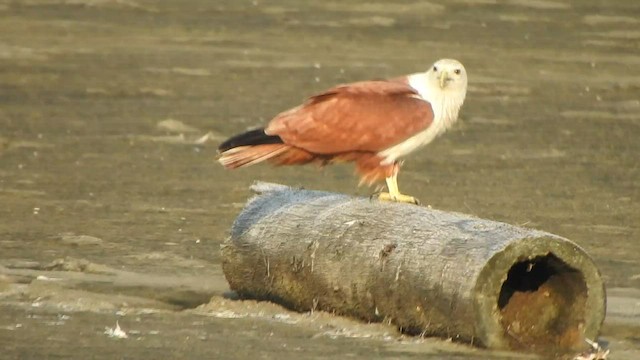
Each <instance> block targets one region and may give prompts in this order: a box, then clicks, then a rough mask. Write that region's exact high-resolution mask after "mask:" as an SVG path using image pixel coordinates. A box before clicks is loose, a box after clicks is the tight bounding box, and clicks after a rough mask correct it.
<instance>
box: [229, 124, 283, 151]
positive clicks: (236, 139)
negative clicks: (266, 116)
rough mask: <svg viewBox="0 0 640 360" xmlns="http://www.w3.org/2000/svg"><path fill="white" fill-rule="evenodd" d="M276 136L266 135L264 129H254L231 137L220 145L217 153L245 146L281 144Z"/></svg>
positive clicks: (280, 140)
mask: <svg viewBox="0 0 640 360" xmlns="http://www.w3.org/2000/svg"><path fill="white" fill-rule="evenodd" d="M282 143H283V142H282V139H281V138H280V136H278V135H267V134H266V133H265V132H264V129H255V130H250V131H247V132H244V133H242V134H238V135H236V136H233V137H231V138H229V139H228V140H226V141H225V142H223V143H222V144H220V146H219V147H218V151H220V152H221V153H222V152H225V151H228V150H231V149H233V148H237V147H240V146H247V145H263V144H282Z"/></svg>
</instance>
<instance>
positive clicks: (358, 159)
mask: <svg viewBox="0 0 640 360" xmlns="http://www.w3.org/2000/svg"><path fill="white" fill-rule="evenodd" d="M466 93H467V73H466V71H465V68H464V66H462V64H461V63H460V62H459V61H457V60H452V59H442V60H438V61H436V62H435V63H434V64H433V65H432V66H431V68H430V69H429V70H428V71H426V72H421V73H415V74H411V75H407V76H403V77H399V78H393V79H389V80H372V81H361V82H355V83H350V84H344V85H338V86H336V87H334V88H331V89H329V90H327V91H325V92H323V93H320V94H318V95H315V96H312V97H310V98H309V99H307V100H306V101H305V102H304V103H303V104H302V105H300V106H297V107H295V108H293V109H290V110H287V111H285V112H282V113H280V114H278V115H277V116H276V117H275V118H273V119H272V120H271V121H270V122H269V124H268V125H267V127H265V128H263V129H256V130H251V131H247V132H245V133H242V134H239V135H236V136H234V137H232V138H230V139H228V140H226V141H225V142H223V143H222V144H221V145H220V147H219V148H218V151H219V152H220V157H219V159H218V160H219V162H220V163H221V164H222V165H223V166H224V167H226V168H228V169H235V168H239V167H243V166H249V165H253V164H256V163H259V162H262V161H265V160H266V161H269V162H270V163H273V164H277V165H296V164H307V163H318V164H321V165H324V164H330V163H337V162H354V163H355V166H356V170H357V172H358V173H359V175H360V177H361V181H360V183H368V184H370V185H371V184H372V183H374V182H376V181H380V180H382V179H386V183H387V188H388V190H389V192H383V193H380V194H379V195H378V198H379V199H381V200H387V201H397V202H408V203H415V204H417V203H418V201H417V200H416V199H415V198H414V197H412V196H408V195H404V194H401V193H400V191H399V190H398V182H397V176H398V171H399V170H400V159H402V158H403V157H404V156H406V155H408V154H409V153H411V152H413V151H414V150H416V149H418V148H420V147H422V146H424V145H426V144H428V143H430V142H431V141H433V139H435V138H436V137H437V136H438V135H440V134H442V133H443V132H444V131H445V130H447V129H448V128H450V127H451V125H453V123H454V122H455V121H456V120H457V118H458V112H459V110H460V107H461V106H462V103H463V102H464V98H465V95H466Z"/></svg>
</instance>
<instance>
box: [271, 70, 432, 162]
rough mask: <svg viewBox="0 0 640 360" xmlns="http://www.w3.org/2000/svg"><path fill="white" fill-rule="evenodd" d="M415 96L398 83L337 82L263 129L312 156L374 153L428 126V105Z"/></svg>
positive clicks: (281, 115) (430, 110)
mask: <svg viewBox="0 0 640 360" xmlns="http://www.w3.org/2000/svg"><path fill="white" fill-rule="evenodd" d="M418 97H419V96H418V93H417V92H416V91H415V90H414V89H413V88H412V87H410V86H409V85H406V84H404V83H402V82H398V81H364V82H357V83H352V84H347V85H342V86H337V87H335V88H332V89H329V90H328V91H326V92H324V93H322V94H319V95H316V96H313V97H311V98H310V99H309V100H307V101H306V102H305V103H304V104H302V105H301V106H298V107H296V108H293V109H291V110H289V111H285V112H283V113H281V114H279V115H278V116H276V117H275V118H274V119H273V120H271V122H270V123H269V125H268V126H267V128H266V129H265V132H266V133H267V134H269V135H278V136H280V138H282V140H283V141H284V143H285V144H289V145H292V146H295V147H298V148H302V149H304V150H307V151H309V152H313V153H316V154H337V153H344V152H349V151H371V152H378V151H382V150H384V149H387V148H389V147H391V146H393V145H396V144H398V143H401V142H402V141H404V140H406V139H407V138H409V137H411V136H412V135H415V134H416V133H418V132H420V131H421V130H423V129H425V128H427V127H428V126H429V125H430V124H431V122H432V121H433V110H432V109H431V105H430V104H429V103H428V102H426V101H424V100H422V99H420V98H418Z"/></svg>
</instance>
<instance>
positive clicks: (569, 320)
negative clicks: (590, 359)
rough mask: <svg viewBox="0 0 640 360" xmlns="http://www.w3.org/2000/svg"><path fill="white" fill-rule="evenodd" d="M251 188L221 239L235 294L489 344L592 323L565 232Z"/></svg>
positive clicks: (554, 342)
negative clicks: (250, 196)
mask: <svg viewBox="0 0 640 360" xmlns="http://www.w3.org/2000/svg"><path fill="white" fill-rule="evenodd" d="M252 189H253V190H254V191H255V192H256V193H258V195H257V196H256V197H254V198H253V199H251V200H250V201H249V202H248V204H247V205H246V207H245V208H244V210H243V211H242V212H241V213H240V215H239V216H238V218H237V219H236V221H235V223H234V225H233V228H232V230H231V237H230V238H229V239H228V240H227V241H226V242H225V244H224V246H223V249H222V254H223V270H224V273H225V276H226V278H227V280H228V282H229V284H230V286H231V289H232V290H234V291H236V292H237V293H238V294H239V295H240V296H241V297H245V298H255V299H263V300H271V301H275V302H278V303H280V304H283V305H285V306H287V307H290V308H292V309H295V310H298V311H309V310H312V309H318V310H324V311H329V312H335V313H338V314H342V315H348V316H353V317H357V318H360V319H363V320H365V321H390V322H391V323H393V324H395V325H396V326H398V327H399V328H400V329H401V330H402V331H404V332H405V333H410V334H421V335H427V336H438V337H444V338H452V339H454V340H457V341H464V342H469V343H473V344H476V345H481V346H485V347H489V348H502V349H528V350H533V351H542V352H547V351H562V350H573V349H577V348H583V346H584V339H585V338H589V339H594V338H595V337H596V336H597V334H598V332H599V330H600V327H601V325H602V321H603V319H604V314H605V291H604V285H603V282H602V279H601V277H600V273H599V271H598V269H597V268H596V266H595V264H594V263H593V261H592V260H591V258H590V257H589V256H588V255H587V254H586V253H585V251H584V250H583V249H582V248H580V247H579V246H578V245H576V244H575V243H573V242H571V241H569V240H567V239H565V238H562V237H559V236H557V235H553V234H549V233H546V232H542V231H537V230H531V229H525V228H520V227H516V226H512V225H508V224H504V223H499V222H495V221H490V220H484V219H479V218H475V217H472V216H469V215H464V214H459V213H452V212H444V211H438V210H433V209H429V208H425V207H419V206H413V205H406V204H396V203H383V202H379V201H377V200H376V201H371V200H369V199H366V198H359V197H351V196H347V195H342V194H335V193H327V192H320V191H309V190H299V189H292V188H289V187H285V186H282V185H275V184H267V183H258V184H256V185H254V186H253V187H252Z"/></svg>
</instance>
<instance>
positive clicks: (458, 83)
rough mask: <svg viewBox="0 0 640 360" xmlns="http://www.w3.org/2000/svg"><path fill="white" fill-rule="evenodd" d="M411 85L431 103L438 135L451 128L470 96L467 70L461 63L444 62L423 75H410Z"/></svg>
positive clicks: (440, 62) (446, 60)
mask: <svg viewBox="0 0 640 360" xmlns="http://www.w3.org/2000/svg"><path fill="white" fill-rule="evenodd" d="M409 85H411V87H413V88H414V89H416V90H417V91H418V93H419V94H420V97H421V98H423V99H424V100H426V101H427V102H429V103H430V104H431V107H432V109H433V115H434V125H436V126H435V127H436V128H437V131H436V133H441V132H442V131H444V130H446V129H447V128H449V127H450V126H451V125H452V124H453V123H454V122H455V121H456V120H457V118H458V112H459V111H460V107H462V103H464V98H465V96H466V95H467V71H466V69H465V68H464V66H463V65H462V63H460V62H459V61H458V60H453V59H440V60H438V61H436V62H435V63H433V65H431V68H429V70H427V71H426V72H423V73H417V74H413V75H409Z"/></svg>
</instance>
